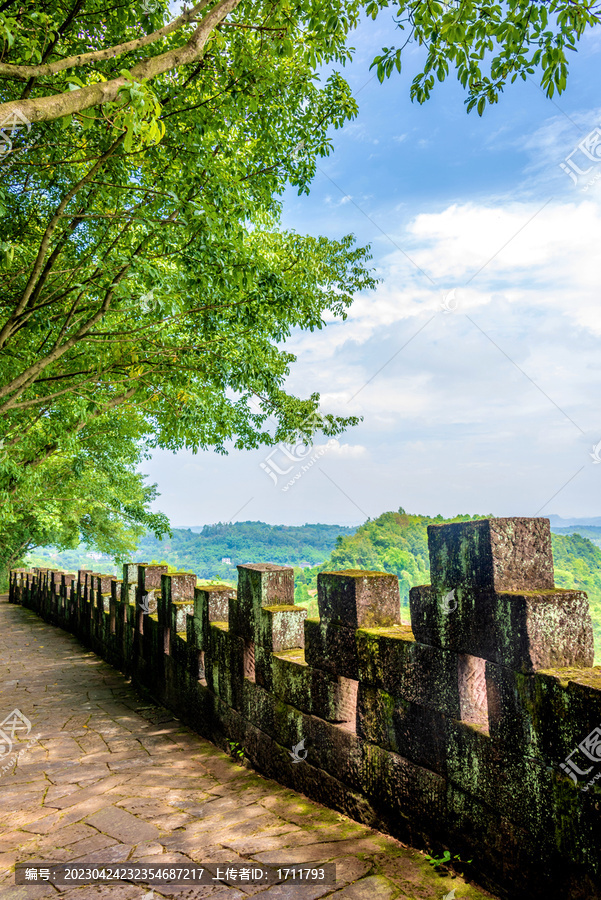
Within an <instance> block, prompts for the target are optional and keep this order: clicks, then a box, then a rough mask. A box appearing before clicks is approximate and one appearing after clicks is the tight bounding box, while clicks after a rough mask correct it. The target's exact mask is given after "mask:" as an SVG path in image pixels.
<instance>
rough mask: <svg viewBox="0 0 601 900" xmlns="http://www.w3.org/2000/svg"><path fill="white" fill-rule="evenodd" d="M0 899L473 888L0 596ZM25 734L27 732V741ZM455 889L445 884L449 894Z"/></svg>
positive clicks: (396, 893) (438, 894) (429, 896)
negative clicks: (166, 872)
mask: <svg viewBox="0 0 601 900" xmlns="http://www.w3.org/2000/svg"><path fill="white" fill-rule="evenodd" d="M0 676H1V678H0V721H2V719H4V718H5V717H6V716H7V715H8V714H9V713H11V712H12V711H13V710H14V709H18V710H20V711H21V713H22V714H23V715H24V716H26V717H27V719H29V720H30V722H31V723H32V727H31V732H30V733H29V734H28V735H24V734H20V733H17V734H16V735H15V742H14V750H13V754H14V752H15V751H23V752H22V753H21V754H20V755H19V756H17V757H15V758H12V755H11V757H6V756H5V757H4V758H3V759H0V900H46V898H59V897H60V898H65V900H138V898H143V897H146V898H148V900H160V898H176V900H197V898H207V900H245V898H247V897H251V896H255V895H257V896H258V895H261V897H262V898H263V897H264V900H319V898H321V897H328V896H329V897H332V898H334V897H335V898H336V900H443V898H445V897H447V895H448V894H451V896H452V897H453V898H454V900H464V898H470V900H484V898H490V897H491V896H492V895H491V894H488V893H487V892H486V891H484V890H482V889H480V888H478V887H477V886H475V885H473V884H466V883H465V882H464V881H463V879H461V878H459V877H456V878H455V877H451V876H450V875H445V876H444V877H440V876H439V875H437V874H436V873H435V872H434V871H433V870H432V869H431V867H430V866H429V865H428V863H427V861H426V859H425V857H424V855H423V854H422V853H420V852H419V851H417V850H414V849H412V848H409V847H406V846H405V845H403V844H402V843H400V842H399V841H396V840H394V839H393V838H391V837H388V836H387V835H383V834H380V833H379V832H377V831H374V830H372V829H370V828H367V827H365V826H363V825H360V824H358V823H356V822H353V821H351V820H350V819H348V818H346V817H345V816H343V815H340V814H339V813H337V812H334V811H333V810H330V809H327V808H325V807H323V806H320V805H319V804H318V803H315V802H313V801H312V800H309V799H307V798H306V797H304V796H302V795H301V794H297V793H295V792H294V791H291V790H289V789H288V788H285V787H282V786H281V785H279V784H277V783H276V782H273V781H270V780H269V779H267V778H263V777H262V776H260V775H258V774H257V773H255V772H254V771H252V770H251V769H248V768H245V767H243V766H240V765H239V764H238V763H237V762H236V761H235V760H233V759H231V758H230V757H229V756H227V755H226V754H224V753H222V752H221V751H219V750H218V749H217V748H216V747H215V746H214V745H212V744H210V743H209V742H208V741H206V740H204V739H203V738H201V737H200V736H198V735H196V734H194V733H193V732H192V731H190V730H189V729H188V728H186V727H185V726H184V725H182V723H181V722H179V721H178V720H177V719H176V718H175V717H174V716H173V715H172V714H171V713H170V712H169V711H168V710H165V709H163V708H161V707H159V706H157V705H155V704H153V703H152V701H150V700H148V698H146V697H142V696H141V695H140V694H139V693H138V692H137V691H136V690H135V689H134V688H133V687H132V686H131V685H130V684H129V683H128V681H127V680H126V679H125V678H124V677H123V676H122V675H121V674H120V673H118V672H116V671H115V670H114V669H112V668H111V667H110V666H108V665H107V664H106V663H104V662H103V661H102V660H101V659H99V658H98V657H97V656H95V655H94V654H93V653H91V652H90V651H89V650H87V649H86V648H85V647H83V646H82V645H81V644H79V643H78V641H77V640H76V639H75V638H74V637H73V636H72V635H69V634H67V633H66V632H64V631H61V630H60V629H58V628H55V627H54V626H52V625H47V624H46V623H44V622H43V621H42V620H41V619H39V618H38V617H37V616H36V615H35V614H34V613H32V612H31V611H29V610H27V609H23V608H22V607H19V606H13V605H11V604H9V603H8V602H7V598H6V597H3V598H0ZM32 739H33V740H32ZM27 861H32V862H33V861H36V862H39V863H41V864H48V863H51V862H72V861H77V862H78V863H80V862H85V863H86V864H98V863H103V862H104V863H111V862H114V863H125V862H127V861H129V862H133V861H135V862H136V863H139V862H147V863H153V864H156V865H163V864H167V863H175V862H179V863H182V864H185V865H189V864H190V863H202V862H206V863H211V864H214V865H217V864H219V865H227V864H228V863H229V864H236V863H238V864H240V865H248V864H249V862H252V861H255V862H257V863H260V862H277V863H287V862H288V863H292V862H297V863H298V862H311V863H314V862H316V861H320V862H335V863H336V866H337V869H336V871H337V883H336V884H335V885H310V886H309V885H308V886H303V887H299V886H297V885H292V884H288V885H271V886H265V885H250V884H249V885H246V884H245V885H239V886H237V887H234V886H232V887H227V886H224V885H223V884H220V883H219V884H215V885H214V886H213V885H206V886H205V885H203V886H196V887H187V886H166V885H159V886H157V887H155V888H154V889H153V890H152V891H151V890H150V888H146V887H145V886H144V885H141V884H136V885H134V884H119V885H84V886H78V887H63V886H61V887H58V886H53V885H46V884H31V885H24V886H18V885H15V884H14V864H15V862H27ZM453 890H454V894H453V893H452V891H453Z"/></svg>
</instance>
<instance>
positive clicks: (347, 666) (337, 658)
mask: <svg viewBox="0 0 601 900" xmlns="http://www.w3.org/2000/svg"><path fill="white" fill-rule="evenodd" d="M305 658H306V661H307V663H308V664H309V665H310V666H314V667H315V668H318V669H323V670H324V671H326V672H331V673H332V674H333V675H342V676H343V677H344V678H353V679H355V680H357V678H358V677H359V660H358V657H357V645H356V638H355V629H353V628H346V627H344V626H342V625H337V624H336V623H334V622H330V621H328V620H327V619H321V620H320V619H306V620H305Z"/></svg>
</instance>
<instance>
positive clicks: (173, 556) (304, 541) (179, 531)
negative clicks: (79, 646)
mask: <svg viewBox="0 0 601 900" xmlns="http://www.w3.org/2000/svg"><path fill="white" fill-rule="evenodd" d="M354 531H355V529H354V528H345V527H343V526H341V525H319V524H317V525H300V526H288V525H267V524H265V522H234V523H220V524H218V525H205V527H204V528H202V529H201V530H200V531H197V532H193V531H191V530H190V529H187V528H186V529H184V528H174V529H173V536H172V537H167V536H166V537H164V538H163V539H162V540H158V539H157V538H156V537H154V535H152V534H146V535H145V536H144V537H142V538H141V539H140V541H139V543H138V548H137V550H136V551H135V553H134V554H132V558H133V559H134V560H139V561H144V562H152V561H157V562H161V561H163V560H164V561H165V562H167V563H169V565H171V566H174V567H175V568H177V569H183V570H186V571H188V572H195V573H196V574H197V575H198V577H199V578H201V579H216V578H221V579H225V580H227V581H229V580H231V579H235V578H236V566H237V565H239V564H240V563H248V562H272V563H277V564H278V565H282V566H296V567H305V566H317V565H320V564H322V563H323V562H324V560H325V559H327V558H328V556H329V554H330V553H331V552H332V550H333V548H334V546H335V544H336V539H337V538H338V537H339V536H340V535H345V536H348V535H351V534H353V532H354ZM98 556H99V554H92V555H90V554H88V553H87V551H86V549H85V548H84V547H81V548H79V549H78V550H66V551H64V552H62V553H59V552H57V551H54V550H53V549H52V548H44V549H42V550H36V551H35V553H31V554H29V561H30V562H31V563H32V564H33V565H43V566H57V567H59V568H63V569H67V570H69V571H73V570H75V571H76V570H77V569H78V568H86V569H95V570H96V571H98V572H107V573H108V572H115V573H116V574H117V573H118V570H117V568H116V567H115V566H114V565H113V563H112V561H111V560H110V559H108V558H105V559H99V558H98ZM223 559H229V560H231V563H223V562H222V560H223Z"/></svg>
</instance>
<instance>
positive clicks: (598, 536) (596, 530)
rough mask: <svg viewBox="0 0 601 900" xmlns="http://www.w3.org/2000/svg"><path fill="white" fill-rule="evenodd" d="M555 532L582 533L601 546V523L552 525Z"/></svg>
mask: <svg viewBox="0 0 601 900" xmlns="http://www.w3.org/2000/svg"><path fill="white" fill-rule="evenodd" d="M551 531H552V532H553V533H554V534H580V535H582V537H585V538H588V539H589V541H592V542H593V544H596V545H597V547H601V525H568V526H567V527H561V528H560V527H558V526H557V525H555V526H551Z"/></svg>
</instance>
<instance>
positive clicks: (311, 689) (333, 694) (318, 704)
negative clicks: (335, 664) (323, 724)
mask: <svg viewBox="0 0 601 900" xmlns="http://www.w3.org/2000/svg"><path fill="white" fill-rule="evenodd" d="M271 690H272V692H273V693H274V694H275V696H276V697H279V698H280V699H281V700H284V701H285V702H286V703H288V704H290V705H291V706H295V707H296V708H297V709H300V710H302V711H303V712H305V713H308V714H309V715H313V716H318V717H319V718H320V719H325V720H326V721H327V722H352V725H353V728H354V725H355V708H354V707H355V703H354V702H353V699H354V698H353V699H349V687H348V682H347V679H343V678H340V677H337V676H335V675H330V674H329V673H328V672H324V671H323V670H322V669H314V668H312V667H311V666H308V665H307V663H306V662H305V659H304V653H303V651H302V650H298V649H296V650H288V651H280V652H279V653H276V654H274V656H273V660H272V687H271Z"/></svg>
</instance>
